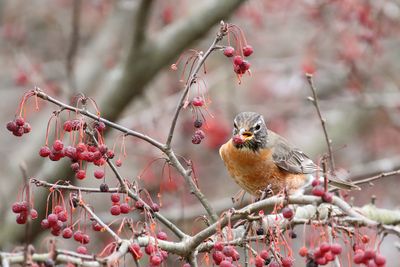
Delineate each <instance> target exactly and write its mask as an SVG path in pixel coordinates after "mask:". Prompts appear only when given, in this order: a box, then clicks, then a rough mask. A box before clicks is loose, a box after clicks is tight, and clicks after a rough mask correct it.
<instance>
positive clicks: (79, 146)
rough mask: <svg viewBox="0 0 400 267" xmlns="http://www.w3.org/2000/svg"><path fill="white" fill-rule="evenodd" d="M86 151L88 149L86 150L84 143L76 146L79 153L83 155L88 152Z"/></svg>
mask: <svg viewBox="0 0 400 267" xmlns="http://www.w3.org/2000/svg"><path fill="white" fill-rule="evenodd" d="M86 149H87V148H86V145H85V144H84V143H79V144H77V145H76V151H77V152H78V153H82V152H84V151H86Z"/></svg>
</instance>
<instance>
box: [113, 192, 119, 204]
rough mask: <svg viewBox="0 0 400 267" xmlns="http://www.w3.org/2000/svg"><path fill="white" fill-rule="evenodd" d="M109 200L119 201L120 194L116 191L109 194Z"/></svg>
mask: <svg viewBox="0 0 400 267" xmlns="http://www.w3.org/2000/svg"><path fill="white" fill-rule="evenodd" d="M111 201H112V202H114V203H117V202H119V201H120V196H119V194H118V193H114V194H111Z"/></svg>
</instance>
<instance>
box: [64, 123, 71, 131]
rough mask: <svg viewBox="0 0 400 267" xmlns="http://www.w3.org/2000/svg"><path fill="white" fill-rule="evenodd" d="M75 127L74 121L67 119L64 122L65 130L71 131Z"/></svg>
mask: <svg viewBox="0 0 400 267" xmlns="http://www.w3.org/2000/svg"><path fill="white" fill-rule="evenodd" d="M72 128H73V124H72V121H65V122H64V131H66V132H71V131H72Z"/></svg>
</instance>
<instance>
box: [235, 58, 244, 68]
mask: <svg viewBox="0 0 400 267" xmlns="http://www.w3.org/2000/svg"><path fill="white" fill-rule="evenodd" d="M242 63H243V58H242V57H241V56H235V57H234V58H233V64H235V65H237V66H239V65H240V64H242Z"/></svg>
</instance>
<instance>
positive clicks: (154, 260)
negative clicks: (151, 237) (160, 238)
mask: <svg viewBox="0 0 400 267" xmlns="http://www.w3.org/2000/svg"><path fill="white" fill-rule="evenodd" d="M144 252H145V253H146V254H147V255H149V261H150V266H160V265H161V263H162V262H163V261H165V260H166V259H167V258H168V252H167V251H165V250H161V249H159V248H158V247H157V246H155V245H153V244H151V243H149V244H148V245H147V246H146V247H145V248H144Z"/></svg>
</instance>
